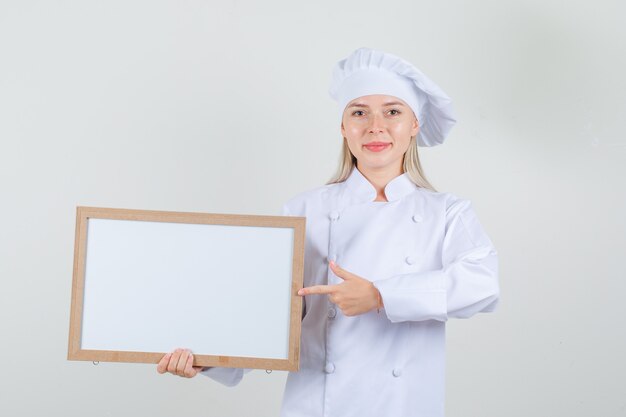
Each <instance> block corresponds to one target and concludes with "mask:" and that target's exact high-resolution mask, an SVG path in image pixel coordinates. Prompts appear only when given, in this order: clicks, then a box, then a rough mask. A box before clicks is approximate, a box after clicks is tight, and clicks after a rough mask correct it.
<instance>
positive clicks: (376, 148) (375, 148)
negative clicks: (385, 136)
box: [363, 143, 391, 152]
mask: <svg viewBox="0 0 626 417" xmlns="http://www.w3.org/2000/svg"><path fill="white" fill-rule="evenodd" d="M390 146H391V143H373V144H369V145H363V147H365V148H366V149H367V150H369V151H372V152H380V151H383V150H385V149H387V148H388V147H390Z"/></svg>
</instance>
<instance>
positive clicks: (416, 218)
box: [413, 214, 422, 223]
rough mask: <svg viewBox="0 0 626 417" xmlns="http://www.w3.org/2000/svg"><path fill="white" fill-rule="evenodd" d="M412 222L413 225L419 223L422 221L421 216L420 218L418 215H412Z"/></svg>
mask: <svg viewBox="0 0 626 417" xmlns="http://www.w3.org/2000/svg"><path fill="white" fill-rule="evenodd" d="M413 221H414V222H415V223H417V222H421V221H422V216H420V215H419V214H414V215H413Z"/></svg>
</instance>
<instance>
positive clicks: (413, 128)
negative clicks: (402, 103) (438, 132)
mask: <svg viewBox="0 0 626 417" xmlns="http://www.w3.org/2000/svg"><path fill="white" fill-rule="evenodd" d="M419 131H420V124H419V122H418V121H417V117H415V118H414V119H413V124H412V125H411V136H417V133H418V132H419Z"/></svg>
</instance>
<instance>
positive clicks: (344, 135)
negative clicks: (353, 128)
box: [341, 120, 346, 138]
mask: <svg viewBox="0 0 626 417" xmlns="http://www.w3.org/2000/svg"><path fill="white" fill-rule="evenodd" d="M341 136H342V137H344V138H345V137H346V128H345V127H343V120H342V121H341Z"/></svg>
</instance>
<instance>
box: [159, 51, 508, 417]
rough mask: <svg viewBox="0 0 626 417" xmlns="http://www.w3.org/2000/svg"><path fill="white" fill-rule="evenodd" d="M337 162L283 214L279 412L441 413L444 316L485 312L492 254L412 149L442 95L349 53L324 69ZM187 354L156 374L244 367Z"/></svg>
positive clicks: (402, 65) (369, 54) (436, 122)
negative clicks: (294, 346) (286, 257)
mask: <svg viewBox="0 0 626 417" xmlns="http://www.w3.org/2000/svg"><path fill="white" fill-rule="evenodd" d="M330 95H331V97H332V98H333V99H335V100H336V101H337V102H338V104H339V114H340V116H341V133H342V136H343V155H342V158H341V164H340V168H339V170H338V173H337V176H336V178H334V179H333V180H331V181H330V182H329V183H328V184H326V185H324V186H321V187H318V188H315V189H312V190H309V191H306V192H303V193H301V194H299V195H297V196H295V197H294V198H292V199H291V200H289V201H288V202H287V203H286V204H285V205H284V206H283V215H293V216H305V217H306V219H307V222H306V245H305V265H304V271H305V274H304V285H305V288H303V289H302V290H300V292H299V294H300V295H302V296H303V297H304V304H305V311H304V315H303V319H302V339H301V342H302V343H301V358H300V370H299V371H298V372H290V373H289V375H288V378H287V384H286V387H285V395H284V398H283V404H282V410H281V415H282V416H289V417H295V416H298V417H300V416H301V417H305V416H315V417H319V416H329V417H351V416H355V417H356V416H358V417H368V416H372V417H383V416H394V417H402V416H412V417H415V416H423V417H441V416H443V415H444V373H445V370H444V366H445V361H444V359H445V358H444V352H445V322H446V321H447V320H448V319H449V318H466V317H470V316H472V315H474V314H476V313H479V312H489V311H493V309H494V308H495V306H496V304H497V303H498V294H499V287H498V260H497V253H496V250H495V248H494V246H493V244H492V242H491V241H490V239H489V237H488V236H487V235H486V234H485V232H484V230H483V228H482V227H481V224H480V223H479V221H478V219H477V217H476V214H475V212H474V209H473V208H472V205H471V203H470V201H469V200H466V199H462V198H459V197H457V196H455V195H453V194H451V193H439V192H436V191H435V190H434V189H433V187H432V186H431V185H430V184H429V183H428V181H427V180H426V179H425V178H424V176H423V174H422V170H421V168H420V163H419V158H418V152H417V146H435V145H438V144H441V143H442V142H443V141H444V139H445V137H446V135H447V134H448V132H449V131H450V129H451V128H452V126H453V124H454V123H455V118H454V115H453V112H452V107H451V100H450V98H449V97H448V96H447V95H446V94H445V93H444V92H443V91H442V90H441V89H440V88H439V87H438V86H437V85H435V84H434V83H433V82H432V81H431V80H430V79H428V78H427V77H426V76H425V75H424V74H423V73H421V72H420V71H419V70H418V69H416V68H415V67H414V66H413V65H411V64H410V63H408V62H406V61H404V60H403V59H401V58H399V57H397V56H394V55H392V54H388V53H384V52H381V51H377V50H372V49H367V48H359V49H357V50H356V51H354V52H353V53H352V54H351V55H350V56H348V57H347V58H346V59H343V60H341V61H339V62H338V63H337V65H336V66H335V69H334V72H333V80H332V85H331V87H330ZM192 363H193V357H192V355H191V352H189V351H188V350H177V351H174V352H172V353H169V354H167V355H166V356H164V357H163V359H162V360H161V362H160V363H159V365H158V367H157V370H158V371H159V372H160V373H165V372H170V373H173V374H176V375H179V376H184V377H193V376H195V375H196V374H198V373H202V374H204V375H207V376H209V377H211V378H213V379H215V380H217V381H219V382H221V383H223V384H225V385H229V386H232V385H236V384H237V383H239V381H240V380H241V378H242V377H243V374H244V370H243V369H234V368H200V367H193V366H192Z"/></svg>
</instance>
